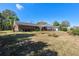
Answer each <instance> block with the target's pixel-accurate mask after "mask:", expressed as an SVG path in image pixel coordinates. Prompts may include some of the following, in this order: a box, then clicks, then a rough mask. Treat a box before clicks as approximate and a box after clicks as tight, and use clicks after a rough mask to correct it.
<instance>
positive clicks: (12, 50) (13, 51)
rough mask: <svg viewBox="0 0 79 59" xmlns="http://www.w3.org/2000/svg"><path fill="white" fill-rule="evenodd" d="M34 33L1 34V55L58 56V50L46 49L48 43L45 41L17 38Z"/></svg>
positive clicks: (26, 36)
mask: <svg viewBox="0 0 79 59" xmlns="http://www.w3.org/2000/svg"><path fill="white" fill-rule="evenodd" d="M33 35H34V34H16V35H5V36H0V55H1V56H25V55H26V56H27V55H28V56H57V52H55V51H51V50H49V49H48V50H44V49H43V48H45V47H47V46H48V44H47V43H44V42H41V41H39V42H34V41H31V39H29V40H27V39H26V40H25V39H24V40H17V39H18V38H20V39H22V38H28V37H31V36H33Z"/></svg>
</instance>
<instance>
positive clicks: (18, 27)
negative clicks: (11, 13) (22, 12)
mask: <svg viewBox="0 0 79 59" xmlns="http://www.w3.org/2000/svg"><path fill="white" fill-rule="evenodd" d="M36 30H40V31H52V30H53V31H59V27H58V26H52V25H41V26H39V25H36V24H33V23H24V22H14V24H13V31H36Z"/></svg>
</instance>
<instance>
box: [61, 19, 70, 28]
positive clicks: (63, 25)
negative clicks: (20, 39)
mask: <svg viewBox="0 0 79 59" xmlns="http://www.w3.org/2000/svg"><path fill="white" fill-rule="evenodd" d="M60 26H61V27H69V26H70V23H69V22H68V21H66V20H65V21H62V23H61V25H60Z"/></svg>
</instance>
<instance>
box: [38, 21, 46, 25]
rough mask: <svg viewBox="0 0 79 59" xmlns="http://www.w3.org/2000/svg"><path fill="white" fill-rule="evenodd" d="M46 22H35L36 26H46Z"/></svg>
mask: <svg viewBox="0 0 79 59" xmlns="http://www.w3.org/2000/svg"><path fill="white" fill-rule="evenodd" d="M46 24H47V22H44V21H40V22H37V25H46Z"/></svg>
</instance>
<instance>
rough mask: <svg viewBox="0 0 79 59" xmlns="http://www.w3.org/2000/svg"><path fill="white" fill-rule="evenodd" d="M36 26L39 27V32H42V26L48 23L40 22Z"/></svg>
mask: <svg viewBox="0 0 79 59" xmlns="http://www.w3.org/2000/svg"><path fill="white" fill-rule="evenodd" d="M36 24H37V25H39V28H40V31H41V30H42V25H47V24H48V23H47V22H44V21H40V22H37V23H36Z"/></svg>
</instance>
